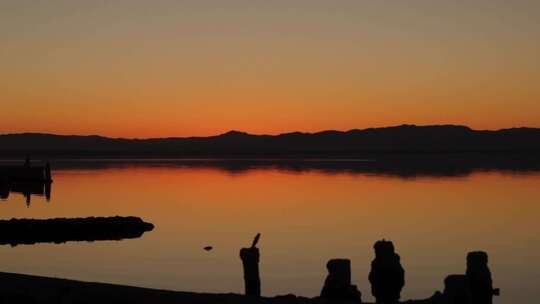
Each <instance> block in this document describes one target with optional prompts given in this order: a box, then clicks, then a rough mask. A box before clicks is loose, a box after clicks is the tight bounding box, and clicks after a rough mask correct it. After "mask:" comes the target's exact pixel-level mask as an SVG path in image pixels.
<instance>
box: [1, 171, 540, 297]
mask: <svg viewBox="0 0 540 304" xmlns="http://www.w3.org/2000/svg"><path fill="white" fill-rule="evenodd" d="M539 182H540V175H538V174H529V175H505V174H501V173H475V174H473V175H469V176H466V177H453V178H422V177H420V178H411V179H402V178H398V177H390V176H377V175H363V174H349V173H334V174H329V173H324V172H321V171H314V170H313V171H309V170H308V171H299V172H296V171H282V170H277V169H255V170H249V171H241V172H232V171H225V170H221V169H216V168H191V167H178V166H146V165H137V166H123V167H111V168H105V169H97V170H93V169H78V170H65V171H57V173H56V175H55V183H54V184H53V198H52V201H51V202H50V203H47V202H45V201H44V200H35V199H34V202H33V203H32V205H31V207H30V208H26V207H25V205H24V199H23V198H22V197H20V196H11V197H10V199H9V200H8V201H7V202H1V203H0V210H1V212H2V213H1V214H2V217H3V218H10V217H43V218H48V217H79V216H111V215H135V216H140V217H142V218H144V219H145V220H147V221H150V222H152V223H154V224H155V225H156V229H155V230H154V231H152V232H150V233H147V234H145V235H144V236H143V237H142V238H141V239H137V240H127V241H122V242H96V243H92V244H89V243H69V244H65V245H37V246H20V247H16V248H6V247H2V248H0V257H1V258H2V260H3V261H4V265H5V267H4V268H3V270H4V271H14V272H24V273H35V274H42V275H54V276H60V277H68V278H75V279H83V280H92V281H106V282H115V283H124V284H130V285H140V286H149V287H157V288H168V289H176V290H196V291H212V292H230V291H233V292H241V291H242V280H241V268H240V260H239V258H238V250H239V249H240V247H242V246H247V245H248V244H249V242H250V241H251V239H252V237H253V236H254V235H255V233H257V232H261V233H262V239H261V242H260V248H261V252H262V258H261V273H262V277H263V294H266V295H273V294H283V293H289V292H293V293H297V294H301V295H308V296H314V295H316V294H318V292H319V291H320V288H321V286H322V282H323V278H324V275H325V268H324V265H325V263H326V261H327V260H328V259H330V258H335V257H347V258H350V259H352V265H353V280H354V282H355V283H356V284H358V285H359V288H360V290H361V291H362V292H363V295H364V299H366V300H369V299H370V294H369V293H370V292H369V290H370V289H369V283H368V281H367V274H368V272H369V265H370V261H371V259H372V258H373V253H372V248H371V246H372V244H373V243H374V242H375V241H376V240H378V239H381V238H387V239H391V240H393V241H394V243H395V245H396V248H397V251H398V252H399V254H400V255H401V257H402V263H403V265H404V267H405V270H406V286H405V289H404V291H403V298H404V299H408V298H424V297H428V296H430V295H431V294H432V293H433V292H434V291H435V290H436V289H439V290H440V289H442V281H443V279H444V277H445V276H446V275H448V274H450V273H462V272H463V271H464V268H465V263H464V260H465V254H466V253H467V252H468V251H471V250H477V249H482V250H486V251H488V252H489V253H490V259H491V260H490V263H491V268H492V272H493V275H494V281H495V285H496V286H497V287H501V288H502V289H503V291H504V295H505V296H504V297H502V298H501V299H500V301H498V303H526V302H527V299H530V298H531V297H533V296H534V297H538V296H540V291H537V288H536V287H535V286H532V283H529V282H533V281H534V278H538V277H539V275H540V262H537V261H536V260H534V259H532V257H533V256H535V255H537V254H538V253H539V252H540V242H539V241H540V237H539V232H540V226H539V225H538V223H537V217H538V214H539V211H540V206H539V205H538V199H539V198H540V190H539V188H538V185H539V184H540V183H539ZM206 245H212V246H214V248H215V249H214V250H213V251H211V252H209V253H207V252H204V251H203V250H202V247H204V246H206ZM52 257H54V258H52ZM531 263H532V264H531Z"/></svg>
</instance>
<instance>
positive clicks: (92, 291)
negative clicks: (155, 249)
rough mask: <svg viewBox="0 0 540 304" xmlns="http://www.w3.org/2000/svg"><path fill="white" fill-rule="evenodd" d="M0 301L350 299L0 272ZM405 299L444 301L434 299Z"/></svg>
mask: <svg viewBox="0 0 540 304" xmlns="http://www.w3.org/2000/svg"><path fill="white" fill-rule="evenodd" d="M0 303H30V304H53V303H54V304H57V303H62V304H66V303H77V304H90V303H113V304H114V303H130V304H133V303H140V304H146V303H148V304H156V303H160V304H168V303H190V304H191V303H193V304H199V303H200V304H232V303H237V304H243V303H245V304H250V303H266V304H300V303H302V304H325V303H353V302H347V301H336V300H324V299H321V298H304V297H297V296H294V295H285V296H276V297H272V298H266V297H262V298H254V297H247V296H243V295H238V294H233V293H228V294H213V293H194V292H182V291H167V290H159V289H149V288H140V287H130V286H122V285H113V284H104V283H89V282H80V281H73V280H66V279H56V278H47V277H39V276H31V275H23V274H15V273H6V272H0ZM404 303H410V304H413V303H418V304H421V303H443V302H439V301H436V300H435V299H429V300H420V301H408V302H404Z"/></svg>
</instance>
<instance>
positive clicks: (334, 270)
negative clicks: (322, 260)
mask: <svg viewBox="0 0 540 304" xmlns="http://www.w3.org/2000/svg"><path fill="white" fill-rule="evenodd" d="M326 268H327V269H328V276H327V277H326V280H325V281H324V286H323V288H322V291H321V298H325V299H336V300H349V301H354V302H357V303H361V302H362V294H361V293H360V291H358V288H357V287H356V285H351V261H350V260H348V259H333V260H330V261H328V263H327V264H326Z"/></svg>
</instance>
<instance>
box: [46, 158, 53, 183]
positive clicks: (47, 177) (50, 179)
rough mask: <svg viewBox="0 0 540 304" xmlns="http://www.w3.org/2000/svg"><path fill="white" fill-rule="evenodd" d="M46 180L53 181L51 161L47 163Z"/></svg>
mask: <svg viewBox="0 0 540 304" xmlns="http://www.w3.org/2000/svg"><path fill="white" fill-rule="evenodd" d="M45 182H47V183H50V182H52V175H51V164H50V163H49V162H47V163H46V164H45Z"/></svg>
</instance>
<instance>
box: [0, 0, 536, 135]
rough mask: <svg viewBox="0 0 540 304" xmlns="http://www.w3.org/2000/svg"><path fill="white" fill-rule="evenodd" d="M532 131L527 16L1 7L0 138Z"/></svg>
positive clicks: (287, 5)
mask: <svg viewBox="0 0 540 304" xmlns="http://www.w3.org/2000/svg"><path fill="white" fill-rule="evenodd" d="M402 123H414V124H447V123H452V124H465V125H469V126H471V127H473V128H476V129H498V128H508V127H517V126H530V127H540V1H538V0H530V1H529V0H512V1H509V0H467V1H466V0H446V1H443V0H394V1H390V0H242V1H240V0H213V1H210V0H189V1H181V0H178V1H172V0H171V1H166V0H146V1H142V0H107V1H105V0H92V1H85V0H62V1H35V0H0V133H17V132H47V133H58V134H100V135H106V136H114V137H160V136H189V135H213V134H219V133H223V132H226V131H228V130H231V129H236V130H243V131H247V132H250V133H257V134H260V133H267V134H275V133H282V132H288V131H318V130H324V129H339V130H347V129H353V128H365V127H378V126H388V125H397V124H402Z"/></svg>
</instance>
